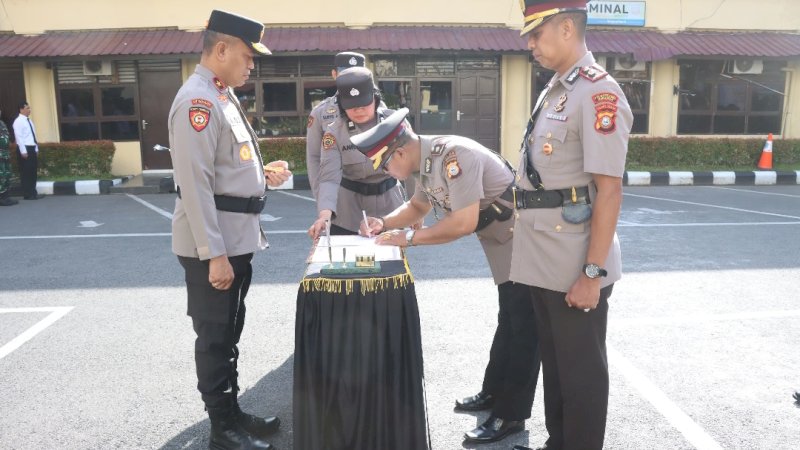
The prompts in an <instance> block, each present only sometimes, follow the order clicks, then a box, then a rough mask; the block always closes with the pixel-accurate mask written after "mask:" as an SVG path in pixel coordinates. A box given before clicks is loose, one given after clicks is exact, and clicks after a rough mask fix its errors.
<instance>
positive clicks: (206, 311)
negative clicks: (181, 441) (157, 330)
mask: <svg viewBox="0 0 800 450" xmlns="http://www.w3.org/2000/svg"><path fill="white" fill-rule="evenodd" d="M263 32H264V26H263V25H262V24H261V23H258V22H256V21H254V20H251V19H248V18H246V17H242V16H239V15H236V14H231V13H228V12H224V11H216V10H215V11H213V12H212V13H211V18H210V19H209V21H208V27H207V29H206V30H205V32H204V33H203V54H202V56H201V59H200V64H199V65H198V66H197V68H196V69H195V72H194V74H192V75H191V76H190V77H189V78H188V79H187V80H186V82H185V83H184V85H183V86H182V87H181V89H180V90H179V91H178V94H177V95H176V97H175V100H174V101H173V104H172V108H171V110H170V114H169V139H170V147H171V148H172V152H171V157H172V165H173V168H174V174H175V182H176V183H177V184H178V186H179V189H180V190H179V191H178V198H177V199H176V201H175V213H174V214H173V220H172V250H173V252H174V253H175V254H176V255H177V256H178V261H179V262H180V264H181V266H183V268H184V271H185V280H186V288H187V293H188V308H187V310H188V311H187V312H188V315H189V316H191V318H192V325H193V327H194V330H195V333H196V334H197V339H196V341H195V365H196V370H197V389H198V390H199V391H200V393H201V396H202V399H203V402H204V403H205V405H206V409H207V410H208V416H209V418H210V421H211V436H210V442H209V446H210V448H212V449H248V450H252V449H259V450H266V449H272V448H273V447H272V446H271V445H270V444H268V443H267V442H265V441H263V438H264V437H265V436H267V435H269V434H271V433H274V432H276V431H277V430H278V426H279V425H280V421H279V420H278V418H277V417H269V418H266V419H264V418H261V417H256V416H253V415H250V414H247V413H244V412H242V410H241V409H240V408H239V403H238V400H237V392H238V390H239V385H238V381H237V380H238V372H237V360H238V357H239V349H238V347H237V344H238V342H239V337H240V336H241V333H242V329H243V327H244V320H245V304H244V299H245V296H246V295H247V291H248V288H249V286H250V279H251V276H252V266H251V260H252V258H253V254H254V253H255V252H256V251H258V250H263V249H264V248H266V247H267V241H266V236H265V235H264V232H263V230H262V229H261V227H260V213H261V210H262V209H263V207H264V199H265V197H264V195H265V194H264V192H265V190H266V187H267V186H266V185H267V184H269V185H271V186H276V185H279V184H281V183H282V182H283V181H285V180H286V179H287V178H288V175H289V174H290V172H289V171H288V165H287V163H286V162H285V161H274V162H271V163H269V164H266V166H265V165H264V162H263V161H262V159H261V152H260V150H259V147H258V138H257V136H256V134H255V131H253V129H252V128H251V127H250V124H249V123H248V122H247V119H246V117H245V115H244V113H243V111H242V108H241V105H240V104H239V102H238V100H237V98H236V96H235V95H234V94H233V88H234V87H238V86H241V85H243V84H244V82H245V81H246V80H247V77H248V76H249V73H250V70H251V69H252V68H253V66H254V62H253V57H254V56H255V55H269V54H270V51H269V50H268V49H267V47H265V46H264V44H262V43H261V38H262V36H263Z"/></svg>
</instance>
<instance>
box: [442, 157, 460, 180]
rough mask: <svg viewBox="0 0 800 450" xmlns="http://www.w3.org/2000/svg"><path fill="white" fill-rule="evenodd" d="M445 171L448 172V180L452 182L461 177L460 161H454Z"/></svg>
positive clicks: (448, 164)
mask: <svg viewBox="0 0 800 450" xmlns="http://www.w3.org/2000/svg"><path fill="white" fill-rule="evenodd" d="M445 171H446V172H447V178H449V179H451V180H452V179H454V178H458V176H459V175H461V166H459V165H458V161H457V160H455V159H454V160H452V161H450V162H448V163H447V167H446V168H445Z"/></svg>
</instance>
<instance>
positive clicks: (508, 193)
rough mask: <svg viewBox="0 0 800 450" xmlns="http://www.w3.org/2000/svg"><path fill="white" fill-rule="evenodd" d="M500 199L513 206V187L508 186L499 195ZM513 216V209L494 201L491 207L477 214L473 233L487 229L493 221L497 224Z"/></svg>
mask: <svg viewBox="0 0 800 450" xmlns="http://www.w3.org/2000/svg"><path fill="white" fill-rule="evenodd" d="M500 198H502V199H503V200H506V201H508V202H509V203H511V204H513V203H514V185H511V186H509V187H508V188H507V189H506V190H505V192H503V193H502V194H501V195H500ZM513 214H514V209H513V208H509V207H508V206H506V205H504V204H502V203H500V202H498V201H494V202H493V203H492V204H491V205H489V206H488V207H486V208H484V209H482V210H481V211H480V213H478V226H476V227H475V233H477V232H478V231H481V230H482V229H484V228H486V227H488V226H489V225H490V224H491V223H492V222H494V221H495V220H497V221H499V222H505V221H506V220H508V219H510V218H511V216H512V215H513Z"/></svg>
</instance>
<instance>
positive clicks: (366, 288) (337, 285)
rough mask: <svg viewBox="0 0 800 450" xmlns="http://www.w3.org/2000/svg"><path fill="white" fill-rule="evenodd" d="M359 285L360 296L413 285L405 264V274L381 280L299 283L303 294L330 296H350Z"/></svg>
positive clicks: (306, 280) (330, 279) (359, 279)
mask: <svg viewBox="0 0 800 450" xmlns="http://www.w3.org/2000/svg"><path fill="white" fill-rule="evenodd" d="M356 282H358V283H360V286H361V295H366V294H367V293H374V292H378V291H382V290H386V289H389V288H395V289H397V288H404V287H406V286H407V285H409V284H412V283H414V277H413V276H411V272H410V271H409V270H408V263H407V262H406V273H401V274H400V275H394V276H391V277H382V278H341V279H337V278H307V279H304V280H303V281H302V283H301V286H302V288H303V292H311V291H315V292H328V293H331V294H342V293H343V294H345V295H350V294H352V293H353V292H354V291H355V283H356Z"/></svg>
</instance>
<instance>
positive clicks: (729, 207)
mask: <svg viewBox="0 0 800 450" xmlns="http://www.w3.org/2000/svg"><path fill="white" fill-rule="evenodd" d="M623 195H624V196H626V197H637V198H648V199H651V200H662V201H665V202H674V203H683V204H684V205H695V206H707V207H709V208H719V209H727V210H729V211H739V212H746V213H752V214H762V215H765V216H774V217H785V218H787V219H798V220H800V216H789V215H786V214H777V213H769V212H764V211H753V210H751V209H742V208H733V207H731V206H720V205H711V204H708V203H696V202H687V201H685V200H674V199H671V198H661V197H651V196H649V195H639V194H628V193H623Z"/></svg>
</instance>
